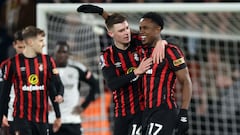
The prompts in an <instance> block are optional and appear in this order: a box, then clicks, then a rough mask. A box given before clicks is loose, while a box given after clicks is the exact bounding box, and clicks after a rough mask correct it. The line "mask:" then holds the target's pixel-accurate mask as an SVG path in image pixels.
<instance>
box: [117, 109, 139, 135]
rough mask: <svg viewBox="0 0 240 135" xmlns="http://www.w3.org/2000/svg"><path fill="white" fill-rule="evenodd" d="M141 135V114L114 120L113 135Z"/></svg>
mask: <svg viewBox="0 0 240 135" xmlns="http://www.w3.org/2000/svg"><path fill="white" fill-rule="evenodd" d="M141 133H142V113H137V114H135V115H130V116H125V117H118V118H114V130H113V135H139V134H141Z"/></svg>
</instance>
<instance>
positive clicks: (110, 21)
mask: <svg viewBox="0 0 240 135" xmlns="http://www.w3.org/2000/svg"><path fill="white" fill-rule="evenodd" d="M126 20H127V19H126V17H125V16H123V15H121V14H118V13H114V14H112V15H110V16H108V18H107V19H106V20H105V24H106V27H107V28H108V29H111V28H112V27H113V25H114V24H117V23H122V22H124V21H126Z"/></svg>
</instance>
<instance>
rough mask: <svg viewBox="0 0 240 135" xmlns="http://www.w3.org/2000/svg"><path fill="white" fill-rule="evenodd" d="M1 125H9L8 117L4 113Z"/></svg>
mask: <svg viewBox="0 0 240 135" xmlns="http://www.w3.org/2000/svg"><path fill="white" fill-rule="evenodd" d="M2 127H9V123H8V119H7V117H6V116H5V115H3V118H2Z"/></svg>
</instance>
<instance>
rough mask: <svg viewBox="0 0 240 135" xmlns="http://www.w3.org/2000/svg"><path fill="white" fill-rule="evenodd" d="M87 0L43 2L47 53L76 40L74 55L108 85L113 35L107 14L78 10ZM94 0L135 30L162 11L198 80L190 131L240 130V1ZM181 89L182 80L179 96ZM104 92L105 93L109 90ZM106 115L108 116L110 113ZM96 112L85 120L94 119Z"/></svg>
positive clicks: (40, 16)
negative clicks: (106, 63) (105, 68)
mask: <svg viewBox="0 0 240 135" xmlns="http://www.w3.org/2000/svg"><path fill="white" fill-rule="evenodd" d="M81 4H86V3H74V4H65V3H64V4H63V3H61V4H38V5H37V27H39V28H41V29H43V30H44V31H45V32H46V45H47V47H46V48H45V50H44V52H45V53H50V54H51V52H52V51H53V47H54V43H55V42H56V40H58V39H66V40H68V41H69V42H70V43H72V46H71V47H72V51H73V56H74V58H75V59H76V60H79V61H81V62H83V63H84V64H86V65H87V66H88V67H90V69H91V70H93V71H94V72H96V73H99V78H101V81H100V83H101V85H102V89H103V84H102V82H103V80H102V76H101V72H100V70H99V67H98V65H97V61H98V56H99V53H100V50H101V49H103V48H102V46H108V45H109V44H107V43H109V42H106V40H109V39H108V38H106V35H107V34H106V30H105V28H104V26H105V25H104V20H103V19H102V18H101V17H100V16H99V15H98V14H88V13H87V14H86V13H77V12H76V9H77V8H78V7H79V6H80V5H81ZM93 4H94V5H97V6H100V7H103V8H104V10H106V11H107V12H109V13H113V12H118V13H121V14H123V15H124V16H126V17H127V19H128V22H129V25H130V28H131V29H134V30H138V23H139V20H140V18H141V16H142V15H143V14H144V13H146V12H157V13H159V14H160V15H161V16H162V17H163V19H164V29H163V30H162V32H161V35H162V37H163V38H167V37H175V38H177V39H179V46H180V47H181V48H182V50H183V52H184V54H185V56H186V60H187V61H188V68H189V71H190V75H191V79H192V82H193V96H192V101H191V105H190V108H189V123H190V124H189V125H190V129H189V134H191V135H200V134H201V135H202V134H204V135H219V134H238V133H240V127H239V125H240V101H239V98H240V84H239V83H240V73H239V71H240V66H239V63H240V57H239V54H240V25H239V22H240V8H239V7H240V3H128V4H125V3H120V4H110V3H107V4H105V3H93ZM103 37H105V38H103ZM102 44H103V45H102ZM178 89H179V87H178V85H177V88H176V93H177V100H178V101H179V99H180V98H181V96H179V94H178V93H179V90H178ZM101 92H102V94H103V90H102V91H101ZM102 99H104V97H102ZM100 105H101V109H102V110H101V111H102V112H104V110H105V109H106V108H105V107H106V106H107V105H106V103H105V102H104V101H101V104H100ZM101 115H104V118H106V117H108V116H107V114H105V113H101ZM96 117H97V116H94V117H93V118H87V119H85V121H84V120H83V122H86V123H88V122H89V121H92V120H93V121H94V120H95V119H96ZM105 120H106V119H105ZM92 127H94V125H93V126H92ZM103 130H105V127H103V128H99V129H98V130H96V128H95V129H94V128H91V125H89V127H85V133H86V134H87V135H90V134H91V133H92V134H94V133H95V134H98V135H99V134H101V133H100V132H99V131H103ZM103 134H106V133H103Z"/></svg>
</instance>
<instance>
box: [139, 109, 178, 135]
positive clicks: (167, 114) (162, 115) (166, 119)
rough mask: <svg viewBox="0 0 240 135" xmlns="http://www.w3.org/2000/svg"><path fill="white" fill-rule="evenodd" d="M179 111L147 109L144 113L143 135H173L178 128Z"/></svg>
mask: <svg viewBox="0 0 240 135" xmlns="http://www.w3.org/2000/svg"><path fill="white" fill-rule="evenodd" d="M176 120H177V109H173V110H169V109H167V108H154V109H146V110H145V111H144V112H143V123H142V125H143V130H142V135H152V134H157V135H172V133H173V131H174V128H175V126H176Z"/></svg>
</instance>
